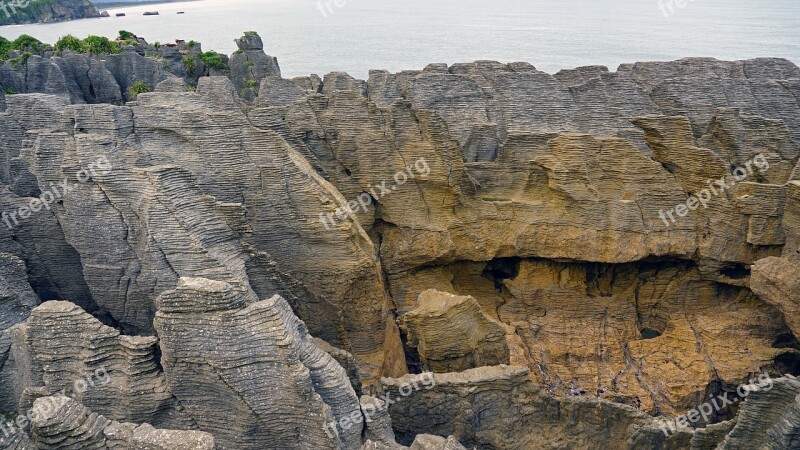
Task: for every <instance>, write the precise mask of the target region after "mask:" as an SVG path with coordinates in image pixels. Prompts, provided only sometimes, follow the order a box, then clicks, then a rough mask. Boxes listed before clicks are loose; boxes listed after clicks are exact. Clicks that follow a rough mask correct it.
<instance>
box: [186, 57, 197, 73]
mask: <svg viewBox="0 0 800 450" xmlns="http://www.w3.org/2000/svg"><path fill="white" fill-rule="evenodd" d="M183 67H184V68H185V69H186V73H187V74H188V75H189V76H190V77H192V76H194V72H195V70H196V67H195V63H194V56H192V55H186V56H184V57H183Z"/></svg>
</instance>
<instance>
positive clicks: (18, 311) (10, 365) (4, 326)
mask: <svg viewBox="0 0 800 450" xmlns="http://www.w3.org/2000/svg"><path fill="white" fill-rule="evenodd" d="M25 272H26V271H25V263H23V262H22V260H20V259H19V258H17V257H16V256H13V255H9V254H8V253H0V412H11V411H16V410H17V408H18V406H19V405H18V404H17V400H18V399H19V395H20V393H21V386H19V384H18V379H17V374H18V371H19V369H18V368H17V366H16V363H15V360H14V358H13V355H12V354H11V336H10V334H9V329H10V328H11V327H12V326H13V325H16V324H18V323H21V322H23V321H25V320H26V319H27V318H28V316H29V315H30V313H31V310H32V309H33V308H34V307H36V305H38V304H39V298H38V297H37V296H36V293H34V292H33V289H31V286H30V285H29V284H28V279H27V275H26V273H25Z"/></svg>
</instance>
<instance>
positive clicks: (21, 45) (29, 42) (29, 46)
mask: <svg viewBox="0 0 800 450" xmlns="http://www.w3.org/2000/svg"><path fill="white" fill-rule="evenodd" d="M44 47H45V45H44V44H42V41H40V40H38V39H36V38H35V37H33V36H28V35H27V34H23V35H22V36H20V37H18V38H16V39H14V42H12V43H11V49H12V50H19V51H22V52H29V53H39V52H41V51H42V50H44Z"/></svg>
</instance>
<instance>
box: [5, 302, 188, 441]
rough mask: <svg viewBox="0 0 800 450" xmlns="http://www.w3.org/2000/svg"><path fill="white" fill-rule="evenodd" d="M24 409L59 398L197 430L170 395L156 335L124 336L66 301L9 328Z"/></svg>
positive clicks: (123, 417) (115, 415) (113, 415)
mask: <svg viewBox="0 0 800 450" xmlns="http://www.w3.org/2000/svg"><path fill="white" fill-rule="evenodd" d="M11 335H12V338H13V341H14V345H13V347H12V351H13V354H14V359H15V360H16V362H17V376H18V377H19V378H20V379H21V384H22V387H23V390H22V394H21V397H20V410H21V411H27V410H30V409H31V408H32V406H33V404H34V402H35V400H36V399H38V398H40V397H47V396H51V395H56V394H61V395H66V396H70V397H73V398H75V399H76V400H77V401H78V402H80V403H82V404H83V405H85V406H86V407H88V408H90V409H91V410H92V411H94V412H96V413H97V414H102V415H104V416H106V417H108V418H109V419H111V420H120V421H127V422H138V423H143V422H147V423H150V424H153V425H155V426H162V427H170V428H192V427H195V424H194V422H192V421H191V420H190V419H187V418H186V417H185V416H184V415H183V413H182V412H181V411H180V406H179V405H178V403H177V402H176V400H175V397H174V396H173V395H172V394H171V393H170V392H169V389H168V388H167V383H166V380H165V378H164V373H163V372H162V371H161V369H160V366H159V361H158V360H157V356H156V352H157V340H156V339H155V338H154V337H140V336H123V335H120V333H119V331H117V330H115V329H113V328H110V327H108V326H105V325H103V324H102V323H100V322H99V321H98V320H97V319H95V318H94V317H92V316H91V315H89V314H87V313H86V312H85V311H83V310H82V309H81V308H80V307H78V306H77V305H75V304H73V303H69V302H58V301H50V302H46V303H44V304H42V305H41V306H38V307H36V308H35V309H33V311H32V312H31V314H30V317H29V318H28V320H27V321H26V322H25V323H23V324H19V325H16V326H15V327H13V328H12V329H11Z"/></svg>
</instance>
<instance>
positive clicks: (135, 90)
mask: <svg viewBox="0 0 800 450" xmlns="http://www.w3.org/2000/svg"><path fill="white" fill-rule="evenodd" d="M146 92H150V85H149V84H147V83H145V82H144V81H142V80H138V81H137V82H135V83H133V84H132V85H131V87H130V88H128V94H130V97H131V98H132V99H134V100H135V99H136V97H138V96H139V94H144V93H146Z"/></svg>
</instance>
